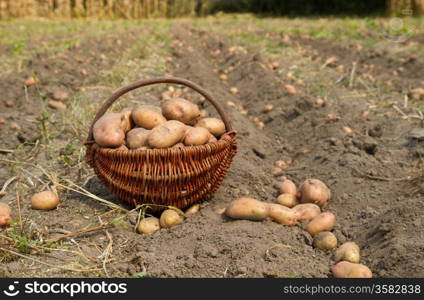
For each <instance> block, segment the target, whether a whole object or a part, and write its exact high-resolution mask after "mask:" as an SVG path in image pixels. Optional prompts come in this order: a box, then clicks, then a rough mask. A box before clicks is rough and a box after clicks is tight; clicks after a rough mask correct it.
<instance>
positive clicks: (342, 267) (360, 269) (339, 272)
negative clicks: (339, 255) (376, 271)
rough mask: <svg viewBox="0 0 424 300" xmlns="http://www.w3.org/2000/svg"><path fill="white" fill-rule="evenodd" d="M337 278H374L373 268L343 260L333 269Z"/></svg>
mask: <svg viewBox="0 0 424 300" xmlns="http://www.w3.org/2000/svg"><path fill="white" fill-rule="evenodd" d="M331 272H332V273H333V276H334V277H335V278H372V272H371V270H370V269H369V268H368V267H367V266H365V265H362V264H354V263H351V262H348V261H341V262H339V263H337V264H336V265H334V266H333V268H332V269H331Z"/></svg>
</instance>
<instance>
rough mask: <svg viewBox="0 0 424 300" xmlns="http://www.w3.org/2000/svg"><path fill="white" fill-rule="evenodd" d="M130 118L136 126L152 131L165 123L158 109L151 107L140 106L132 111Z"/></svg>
mask: <svg viewBox="0 0 424 300" xmlns="http://www.w3.org/2000/svg"><path fill="white" fill-rule="evenodd" d="M131 118H132V119H133V121H134V123H135V124H136V125H137V126H140V127H143V128H145V129H152V128H154V127H156V126H159V125H161V124H163V123H165V122H166V119H165V117H164V116H163V115H162V112H161V110H160V108H159V107H157V106H153V105H142V106H139V107H137V108H136V109H134V110H133V111H132V113H131Z"/></svg>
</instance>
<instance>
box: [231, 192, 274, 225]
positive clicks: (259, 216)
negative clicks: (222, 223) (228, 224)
mask: <svg viewBox="0 0 424 300" xmlns="http://www.w3.org/2000/svg"><path fill="white" fill-rule="evenodd" d="M225 214H226V215H227V216H228V217H230V218H232V219H241V220H251V221H263V220H265V219H266V218H267V217H268V206H267V204H266V203H264V202H261V201H259V200H256V199H252V198H246V197H244V198H238V199H236V200H234V201H233V202H231V203H230V205H229V206H228V207H227V208H226V209H225Z"/></svg>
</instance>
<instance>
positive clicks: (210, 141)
mask: <svg viewBox="0 0 424 300" xmlns="http://www.w3.org/2000/svg"><path fill="white" fill-rule="evenodd" d="M217 141H218V140H217V138H216V137H215V136H214V135H213V134H209V140H208V144H209V143H215V142H217Z"/></svg>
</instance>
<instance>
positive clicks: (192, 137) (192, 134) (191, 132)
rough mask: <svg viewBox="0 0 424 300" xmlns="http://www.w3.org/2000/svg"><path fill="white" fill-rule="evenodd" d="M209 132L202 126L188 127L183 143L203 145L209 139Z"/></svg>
mask: <svg viewBox="0 0 424 300" xmlns="http://www.w3.org/2000/svg"><path fill="white" fill-rule="evenodd" d="M209 136H210V133H209V131H208V130H207V129H206V128H203V127H189V128H188V130H187V132H186V136H185V138H184V145H186V146H198V145H204V144H206V143H207V142H208V141H209Z"/></svg>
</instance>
